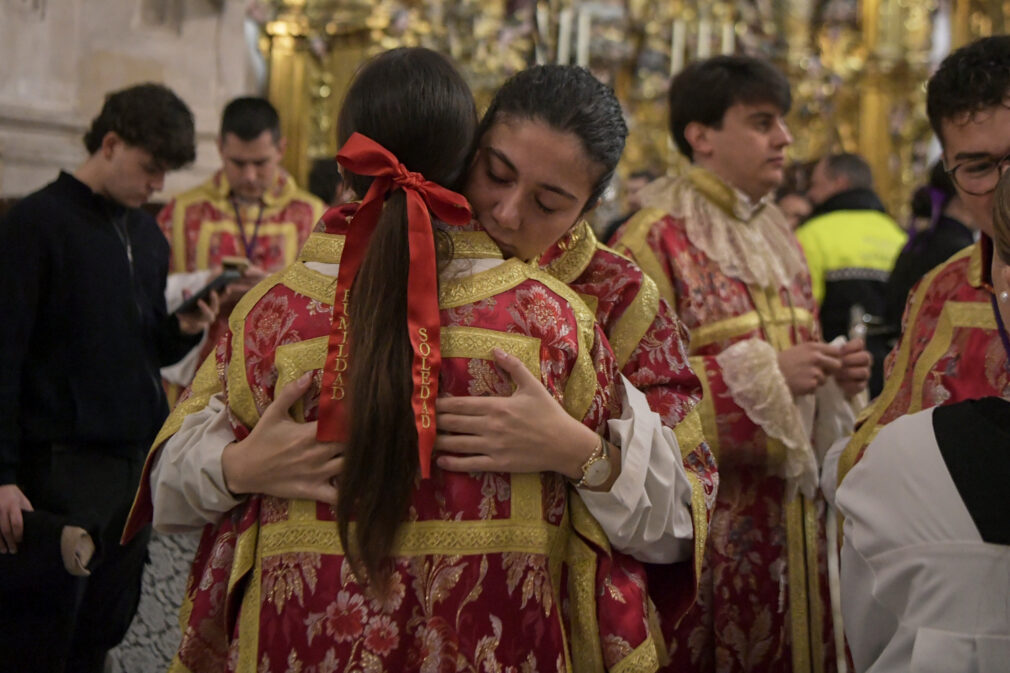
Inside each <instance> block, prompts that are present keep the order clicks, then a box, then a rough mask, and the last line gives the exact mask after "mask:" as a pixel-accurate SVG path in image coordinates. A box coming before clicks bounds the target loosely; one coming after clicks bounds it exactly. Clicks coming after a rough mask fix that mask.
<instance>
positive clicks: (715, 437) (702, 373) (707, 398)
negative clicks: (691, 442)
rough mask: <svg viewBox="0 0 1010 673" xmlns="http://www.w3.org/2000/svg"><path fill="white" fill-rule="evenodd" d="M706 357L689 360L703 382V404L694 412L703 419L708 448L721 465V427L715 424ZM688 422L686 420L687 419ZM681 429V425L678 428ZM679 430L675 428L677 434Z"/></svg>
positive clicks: (699, 404)
mask: <svg viewBox="0 0 1010 673" xmlns="http://www.w3.org/2000/svg"><path fill="white" fill-rule="evenodd" d="M705 361H706V356H704V355H697V356H693V357H689V358H688V359H687V362H688V364H690V365H691V369H693V370H694V373H695V376H697V377H698V381H700V382H701V402H699V403H698V405H697V406H696V407H695V408H694V409H693V410H692V412H691V413H695V412H697V414H698V416H699V417H700V418H701V428H702V434H703V435H704V436H705V440H706V441H707V442H708V448H709V449H710V450H711V451H712V457H713V458H715V463H716V465H718V464H719V427H718V425H717V424H716V422H715V398H713V397H712V386H711V384H710V383H709V381H708V370H707V369H705ZM685 420H686V419H685ZM677 427H678V428H679V427H680V426H679V425H678V426H677ZM676 432H677V428H674V433H675V434H676Z"/></svg>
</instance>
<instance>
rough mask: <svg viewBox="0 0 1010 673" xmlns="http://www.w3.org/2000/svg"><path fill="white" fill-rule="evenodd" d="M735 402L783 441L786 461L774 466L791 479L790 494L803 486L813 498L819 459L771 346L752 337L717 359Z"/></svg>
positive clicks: (729, 349) (803, 490) (787, 484)
mask: <svg viewBox="0 0 1010 673" xmlns="http://www.w3.org/2000/svg"><path fill="white" fill-rule="evenodd" d="M715 360H716V362H717V363H718V364H719V367H720V368H721V369H722V375H723V380H725V382H726V387H727V388H728V389H729V393H730V395H731V396H732V397H733V401H734V402H736V403H737V405H738V406H739V407H740V408H741V409H743V410H744V412H745V413H746V414H747V417H748V418H749V419H750V420H751V421H753V422H754V423H757V424H758V425H759V426H761V429H762V430H764V431H765V434H767V435H768V436H769V437H771V438H774V439H777V440H778V441H780V442H782V444H783V446H785V449H786V456H785V460H783V461H782V462H781V463H780V464H778V465H771V466H769V470H770V472H771V473H772V474H774V475H775V476H778V477H782V478H783V479H785V480H786V490H787V497H789V498H791V497H793V496H794V495H795V493H796V491H797V490H799V491H800V492H802V493H803V494H804V495H806V496H808V497H813V496H814V494H815V493H816V491H817V460H816V458H815V457H814V451H813V448H812V447H811V445H810V437H809V436H808V435H807V431H806V429H805V427H804V423H803V420H802V418H801V417H800V412H799V410H798V409H797V407H796V403H795V402H794V400H793V396H792V393H790V392H789V386H788V385H786V380H785V378H784V377H783V376H782V372H781V371H780V370H779V361H778V354H777V353H776V352H775V349H774V348H772V346H771V344H769V343H767V342H765V341H760V340H758V339H747V340H745V341H741V342H739V343H736V344H733V345H732V346H730V347H729V348H727V349H726V350H724V351H723V352H722V353H720V354H719V355H717V356H716V357H715Z"/></svg>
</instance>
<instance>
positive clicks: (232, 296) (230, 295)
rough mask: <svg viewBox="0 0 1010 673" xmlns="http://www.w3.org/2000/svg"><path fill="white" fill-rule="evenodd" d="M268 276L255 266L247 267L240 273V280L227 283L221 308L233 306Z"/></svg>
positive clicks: (264, 271)
mask: <svg viewBox="0 0 1010 673" xmlns="http://www.w3.org/2000/svg"><path fill="white" fill-rule="evenodd" d="M268 275H270V274H268V273H267V272H266V270H265V269H263V268H262V267H259V266H256V265H255V264H254V265H251V266H247V267H246V268H245V269H244V270H243V271H242V277H241V278H239V279H238V280H236V281H235V282H233V283H228V285H227V286H226V287H225V289H224V293H223V294H222V295H221V304H222V305H223V306H234V305H235V304H236V303H237V302H238V300H239V299H241V298H242V295H244V294H245V293H246V292H248V291H249V290H251V289H252V288H253V287H255V286H256V284H257V283H259V282H260V281H261V280H263V279H264V278H266V277H267V276H268Z"/></svg>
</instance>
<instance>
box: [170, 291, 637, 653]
mask: <svg viewBox="0 0 1010 673" xmlns="http://www.w3.org/2000/svg"><path fill="white" fill-rule="evenodd" d="M280 278H282V277H278V279H280ZM275 282H277V283H278V284H276V285H274V286H273V287H271V288H268V289H266V290H265V291H262V292H260V293H259V295H258V296H255V297H254V298H253V300H254V301H253V300H250V302H248V303H246V304H242V305H240V306H239V309H238V310H237V312H236V314H235V315H233V319H232V324H233V325H238V324H239V322H237V320H238V316H239V315H242V320H241V324H242V325H243V327H244V332H243V344H244V348H243V349H241V354H242V357H243V358H244V362H243V363H241V364H242V365H244V366H243V367H240V368H238V371H242V372H243V373H244V375H243V376H242V377H241V378H239V379H237V378H235V377H234V376H233V373H234V371H235V370H236V363H234V362H233V360H232V358H233V357H234V356H235V355H236V353H235V352H234V351H233V349H232V348H231V347H228V346H224V347H222V348H219V349H218V351H217V353H218V355H219V356H220V357H221V362H220V367H219V371H221V372H222V373H223V375H224V376H225V378H224V384H225V393H226V395H227V396H228V398H229V401H231V400H232V398H236V399H238V398H240V397H244V398H251V399H252V400H254V401H255V406H256V410H257V411H258V412H259V413H262V411H263V409H264V408H265V407H264V406H263V405H264V404H265V403H268V402H269V400H270V399H272V396H273V392H274V391H273V387H274V385H275V384H276V382H277V380H278V372H277V371H276V367H277V358H276V357H273V356H272V355H271V353H270V348H271V345H274V344H276V347H281V346H285V345H288V344H292V343H295V342H296V341H297V342H298V343H304V342H305V341H307V340H310V339H316V338H317V337H320V336H323V335H325V334H328V332H329V327H330V325H329V313H328V312H326V311H319V310H309V309H310V306H309V303H310V300H309V299H308V298H307V297H305V296H303V295H300V294H299V293H298V292H296V291H293V290H292V288H290V287H286V286H284V285H283V284H280V280H276V281H275ZM284 302H286V303H287V311H286V313H288V314H294V316H295V321H294V322H293V323H292V322H290V321H286V320H279V319H275V318H274V317H271V316H273V315H274V311H276V310H277V307H278V306H280V305H281V304H282V303H284ZM317 309H318V307H317ZM239 311H241V312H243V313H242V314H240V313H239ZM441 316H442V322H443V324H444V325H456V324H464V325H466V326H474V327H482V328H485V329H490V330H495V331H497V332H502V333H510V332H511V333H514V334H522V335H528V336H531V337H533V338H536V339H538V340H539V343H540V357H541V364H542V365H543V366H542V369H541V375H542V377H543V379H544V382H545V384H546V385H547V386H548V388H549V389H550V390H552V391H554V392H555V394H556V395H558V396H559V397H560V396H561V395H562V394H563V392H564V391H566V390H567V385H568V383H569V378H570V377H571V376H572V372H573V371H574V370H575V368H576V358H577V357H578V358H584V357H586V356H589V357H593V358H595V361H592V363H591V371H592V373H593V374H594V376H592V377H591V378H590V379H589V380H588V385H589V386H590V387H591V388H592V390H591V391H590V392H591V395H590V396H591V403H590V405H589V409H590V410H589V412H588V413H587V414H586V417H585V419H584V422H585V423H586V424H587V425H589V426H590V427H593V428H594V429H596V428H597V427H599V426H600V425H602V424H604V423H605V422H606V420H607V419H608V418H609V414H610V413H611V411H612V404H613V397H614V396H613V391H612V388H613V384H614V379H615V377H616V364H615V362H614V360H613V355H612V354H611V353H610V351H609V350H608V349H607V348H606V347H605V346H600V345H599V344H597V343H595V342H594V343H586V344H584V345H583V344H581V343H580V341H582V338H580V336H579V335H580V334H582V335H583V336H584V335H586V334H590V335H591V334H592V332H591V331H590V330H589V329H588V326H582V325H580V324H578V323H577V322H576V319H575V316H574V314H573V312H572V310H571V308H570V307H568V305H567V304H566V300H565V299H563V298H562V297H561V296H559V295H557V294H555V293H554V292H553V291H550V290H548V289H547V288H546V287H545V286H544V285H542V284H541V283H539V282H537V281H535V280H526V281H522V282H520V283H519V284H518V285H516V286H515V287H513V288H511V289H509V290H508V291H505V292H502V293H500V294H498V295H496V296H494V297H491V298H485V299H482V300H481V301H475V302H473V303H471V304H467V305H465V306H459V307H456V308H453V309H451V310H443V311H442V314H441ZM455 321H458V322H455ZM295 335H297V339H295ZM580 348H584V349H586V352H581V351H580ZM275 350H276V349H275ZM270 363H273V364H270ZM548 363H550V366H546V365H547V364H548ZM271 370H274V371H271ZM508 381H509V379H508V377H507V376H506V374H505V373H504V372H503V371H501V370H500V369H499V368H498V367H497V366H496V365H494V362H493V360H492V359H491V353H490V352H489V353H487V354H486V356H484V357H478V356H452V357H443V361H442V371H441V378H440V384H441V391H440V394H443V395H474V394H477V395H492V394H507V393H508V392H510V391H511V387H510V385H509V383H508ZM243 391H244V392H243ZM318 395H319V391H318V389H317V388H313V389H312V390H310V393H309V396H308V397H310V398H311V397H318ZM304 402H306V403H305V404H304V405H303V408H304V409H305V410H310V409H311V410H313V411H312V413H314V409H315V408H316V407H315V405H314V404H312V403H311V400H305V401H304ZM241 417H243V413H242V412H241V411H238V412H237V413H234V414H233V415H232V418H233V419H234V421H235V426H236V427H235V430H236V433H237V434H244V433H246V432H248V428H246V427H244V426H242V425H241V423H240V422H239V420H238V419H239V418H241ZM306 419H307V420H308V414H307V413H306ZM569 497H571V496H570V491H569V489H568V486H567V484H566V482H565V480H564V479H562V478H560V477H559V476H558V475H554V474H544V475H510V474H483V473H478V474H465V473H450V472H444V471H442V470H440V469H438V467H437V466H435V465H433V467H432V478H431V479H429V480H425V481H420V480H419V481H418V482H417V483H416V486H415V490H414V493H413V496H412V502H411V505H410V513H409V515H408V517H407V521H406V522H405V523H404V524H402V525H401V529H400V535H401V538H400V539H401V542H400V543H399V546H398V548H397V552H396V553H395V554H394V557H393V558H392V559H391V562H392V568H393V573H392V575H391V580H390V582H389V583H388V585H387V586H386V587H385V590H384V593H382V594H381V595H379V594H378V591H377V590H371V589H369V588H368V586H367V585H366V584H363V583H361V582H359V581H358V578H357V577H356V576H355V574H354V572H353V571H352V569H351V567H350V563H349V562H348V561H347V559H346V558H345V556H344V555H343V553H342V550H341V548H340V546H339V541H338V539H337V536H336V524H335V521H334V516H333V510H332V508H330V507H328V506H325V505H323V504H321V503H315V504H312V503H302V502H297V501H291V502H287V503H283V505H286V506H283V505H282V503H281V502H280V501H277V502H273V501H274V499H272V498H264V497H253V498H250V499H249V500H248V501H247V502H246V503H244V504H243V505H240V506H239V507H238V508H236V510H234V511H233V512H232V513H230V515H228V516H227V517H225V519H224V520H223V521H221V522H220V523H219V524H218V526H217V527H216V528H214V527H208V529H207V531H206V533H205V536H204V538H203V540H202V541H201V546H200V551H199V552H198V555H197V559H196V562H195V563H194V567H193V577H194V581H193V582H192V584H191V591H190V593H189V597H190V599H191V604H192V610H191V612H189V614H188V619H187V620H186V622H187V623H186V628H185V632H184V635H183V643H182V646H181V648H180V650H179V654H178V658H177V663H179V664H181V665H183V666H185V669H186V670H188V671H189V672H191V673H210V672H214V673H219V672H222V671H243V672H246V671H255V672H256V673H294V672H298V673H323V672H330V671H340V672H344V671H348V672H349V671H356V672H357V671H362V672H363V671H374V672H375V673H380V672H383V673H385V672H388V673H399V672H400V671H418V672H429V671H430V672H432V673H441V672H443V671H444V672H449V671H472V672H473V673H478V672H479V673H485V672H488V671H502V672H505V671H516V672H520V671H521V672H525V673H534V672H535V671H544V672H546V671H550V672H559V673H560V672H563V671H571V668H569V666H570V662H571V661H572V660H574V659H575V658H577V657H580V656H584V655H585V652H582V651H572V650H571V649H570V645H571V641H570V638H571V637H572V636H571V634H570V633H568V632H567V628H568V627H567V624H568V623H569V620H570V614H569V613H568V612H567V611H569V610H577V609H578V610H586V606H585V604H583V603H579V599H578V597H577V596H576V593H577V592H576V593H573V592H575V587H576V585H575V584H572V583H571V582H566V581H564V580H562V578H568V579H569V580H572V579H573V578H576V577H580V576H581V575H579V574H578V571H576V570H573V569H571V568H570V567H569V566H568V565H567V561H566V557H565V545H566V544H571V543H572V541H574V540H581V537H580V536H579V533H577V532H575V531H574V530H573V529H572V526H571V524H570V523H569V515H568V512H569V506H568V502H569ZM352 525H356V524H354V523H353V522H352ZM586 546H589V547H590V548H592V549H593V552H592V554H591V557H592V559H593V564H592V566H591V568H592V569H593V570H591V571H590V573H589V575H586V576H585V577H584V578H585V579H586V581H588V583H589V584H588V589H589V593H588V596H589V599H590V601H591V603H590V606H589V608H588V612H590V613H595V612H596V611H599V613H600V614H608V615H609V617H608V619H607V620H606V621H603V622H601V623H600V624H599V633H598V634H594V640H595V643H596V645H595V647H596V648H598V650H599V652H598V657H600V658H601V659H602V658H603V657H604V655H605V652H604V648H603V646H602V645H601V643H603V642H608V643H612V641H613V640H614V639H615V638H616V639H620V640H621V641H623V642H626V643H627V644H628V647H629V648H630V650H628V649H627V648H623V647H615V646H613V645H612V644H611V645H608V647H607V648H606V652H610V653H611V655H607V656H610V657H611V658H613V659H614V661H615V663H617V662H619V661H620V660H621V658H623V657H626V656H630V655H631V653H632V652H634V651H636V650H637V649H639V648H641V647H642V646H649V647H651V646H652V642H651V640H650V633H649V629H648V620H647V616H646V613H647V608H646V601H647V599H646V595H645V584H644V570H643V569H642V567H641V565H640V564H638V563H637V562H635V561H633V560H632V559H630V558H627V557H623V556H622V555H620V554H617V553H613V554H611V553H610V552H609V550H603V549H596V548H593V547H592V546H591V545H589V544H588V543H583V547H586ZM618 568H619V569H620V573H618V572H617V569H618ZM604 583H608V585H609V586H611V587H612V590H609V591H607V592H602V591H597V590H596V589H594V585H599V586H602V585H603V584H604ZM579 595H580V596H581V594H579ZM594 596H598V597H597V599H596V600H597V601H598V602H592V601H593V597H594ZM580 605H581V607H579V606H580ZM583 649H585V647H583Z"/></svg>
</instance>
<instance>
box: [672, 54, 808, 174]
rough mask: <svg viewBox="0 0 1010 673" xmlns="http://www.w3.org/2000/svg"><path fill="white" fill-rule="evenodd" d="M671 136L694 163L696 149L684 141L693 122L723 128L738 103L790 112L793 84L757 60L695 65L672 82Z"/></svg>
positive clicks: (717, 59) (721, 58)
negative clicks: (685, 134)
mask: <svg viewBox="0 0 1010 673" xmlns="http://www.w3.org/2000/svg"><path fill="white" fill-rule="evenodd" d="M668 96H669V105H670V135H671V136H673V141H674V142H675V143H676V144H677V149H679V150H680V153H681V154H683V155H684V156H686V157H687V158H688V159H691V160H693V159H694V149H693V148H692V147H691V144H690V143H688V142H687V138H685V137H684V129H686V128H687V125H688V124H690V123H691V122H698V123H699V124H704V125H705V126H710V127H712V128H719V127H720V126H722V120H723V117H724V116H725V115H726V110H728V109H730V108H731V107H732V106H734V105H736V104H737V103H747V104H755V103H771V104H772V105H775V106H776V107H778V108H779V110H781V111H782V114H786V113H787V112H789V108H790V106H791V105H792V95H791V94H790V93H789V80H787V79H786V76H785V75H783V74H782V72H781V71H780V70H779V69H778V68H776V67H775V66H773V65H772V64H771V63H769V62H768V61H765V60H763V59H760V58H754V57H753V56H716V57H714V58H709V59H705V60H703V61H695V62H693V63H691V64H690V65H688V66H687V67H686V68H684V69H683V70H682V71H680V73H679V74H678V75H677V76H676V77H674V78H673V81H672V82H670V91H669V94H668Z"/></svg>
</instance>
